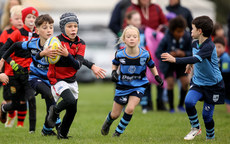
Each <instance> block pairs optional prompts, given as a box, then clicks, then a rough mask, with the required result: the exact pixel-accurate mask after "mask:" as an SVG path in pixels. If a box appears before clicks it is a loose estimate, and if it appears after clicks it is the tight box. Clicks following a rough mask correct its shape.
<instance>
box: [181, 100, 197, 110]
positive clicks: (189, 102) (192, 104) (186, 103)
mask: <svg viewBox="0 0 230 144" xmlns="http://www.w3.org/2000/svg"><path fill="white" fill-rule="evenodd" d="M184 103H185V106H186V108H191V107H194V106H195V105H196V103H194V102H193V101H191V100H189V99H186V98H185V102H184Z"/></svg>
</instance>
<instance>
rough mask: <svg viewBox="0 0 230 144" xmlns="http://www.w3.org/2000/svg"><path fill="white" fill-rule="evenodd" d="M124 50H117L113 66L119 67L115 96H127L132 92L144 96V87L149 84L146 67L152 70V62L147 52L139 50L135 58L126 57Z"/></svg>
mask: <svg viewBox="0 0 230 144" xmlns="http://www.w3.org/2000/svg"><path fill="white" fill-rule="evenodd" d="M125 51H126V48H124V49H121V50H118V51H117V52H116V54H115V58H114V59H113V64H114V65H117V66H119V65H120V74H119V77H118V78H119V81H118V82H117V86H116V92H115V96H122V95H128V94H130V93H132V92H134V91H139V92H141V93H143V94H144V91H145V85H146V84H147V83H148V82H149V81H148V79H147V77H146V68H147V66H148V67H150V68H153V67H154V66H155V65H154V62H153V60H152V59H151V57H150V54H149V52H148V51H147V50H145V49H143V48H139V54H138V55H137V56H135V57H131V56H129V55H127V53H126V52H125Z"/></svg>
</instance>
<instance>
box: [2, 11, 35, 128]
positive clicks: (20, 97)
mask: <svg viewBox="0 0 230 144" xmlns="http://www.w3.org/2000/svg"><path fill="white" fill-rule="evenodd" d="M37 16H38V11H37V10H36V9H35V8H33V7H27V8H25V9H23V10H22V21H23V23H24V25H23V28H21V29H20V30H15V31H14V32H13V33H12V34H11V35H10V37H9V38H8V39H7V41H6V43H5V44H4V45H3V46H2V48H1V49H0V55H1V56H2V55H3V54H4V52H5V51H6V50H7V49H8V48H9V47H10V46H11V45H12V44H13V43H15V42H18V41H28V40H30V39H32V38H34V37H38V35H37V34H36V33H35V32H34V27H35V24H34V22H35V19H36V17H37ZM7 62H8V63H10V65H11V67H12V68H13V70H14V72H13V74H14V75H13V76H10V77H9V79H10V81H9V85H10V90H11V91H10V93H11V95H12V98H13V99H12V103H10V104H2V109H1V111H2V112H7V111H10V110H15V109H17V110H18V117H19V119H18V124H17V126H18V127H23V124H24V119H25V116H26V113H27V106H26V100H28V102H29V119H30V128H29V131H35V125H36V103H35V98H34V90H33V89H32V88H31V87H30V85H29V83H28V71H29V65H30V63H31V62H32V58H31V57H30V52H29V51H25V50H22V49H18V51H15V53H14V55H13V56H12V57H10V58H9V59H7ZM2 64H3V63H1V65H0V68H2V66H3V65H2ZM3 116H4V115H3ZM0 119H1V121H2V122H3V123H4V122H5V117H2V116H0Z"/></svg>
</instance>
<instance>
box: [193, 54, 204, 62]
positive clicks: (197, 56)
mask: <svg viewBox="0 0 230 144" xmlns="http://www.w3.org/2000/svg"><path fill="white" fill-rule="evenodd" d="M194 57H196V58H198V59H199V60H200V61H201V62H202V60H203V59H202V58H201V57H200V56H199V55H194Z"/></svg>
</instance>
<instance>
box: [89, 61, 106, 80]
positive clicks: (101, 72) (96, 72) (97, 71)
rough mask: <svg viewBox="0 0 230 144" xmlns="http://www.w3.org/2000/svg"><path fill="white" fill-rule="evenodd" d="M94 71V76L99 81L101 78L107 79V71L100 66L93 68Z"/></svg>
mask: <svg viewBox="0 0 230 144" xmlns="http://www.w3.org/2000/svg"><path fill="white" fill-rule="evenodd" d="M91 69H92V71H93V73H94V75H95V76H96V78H97V79H99V78H101V79H103V78H105V75H106V71H105V70H104V69H103V68H100V67H98V66H96V65H95V64H94V65H93V66H92V68H91Z"/></svg>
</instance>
